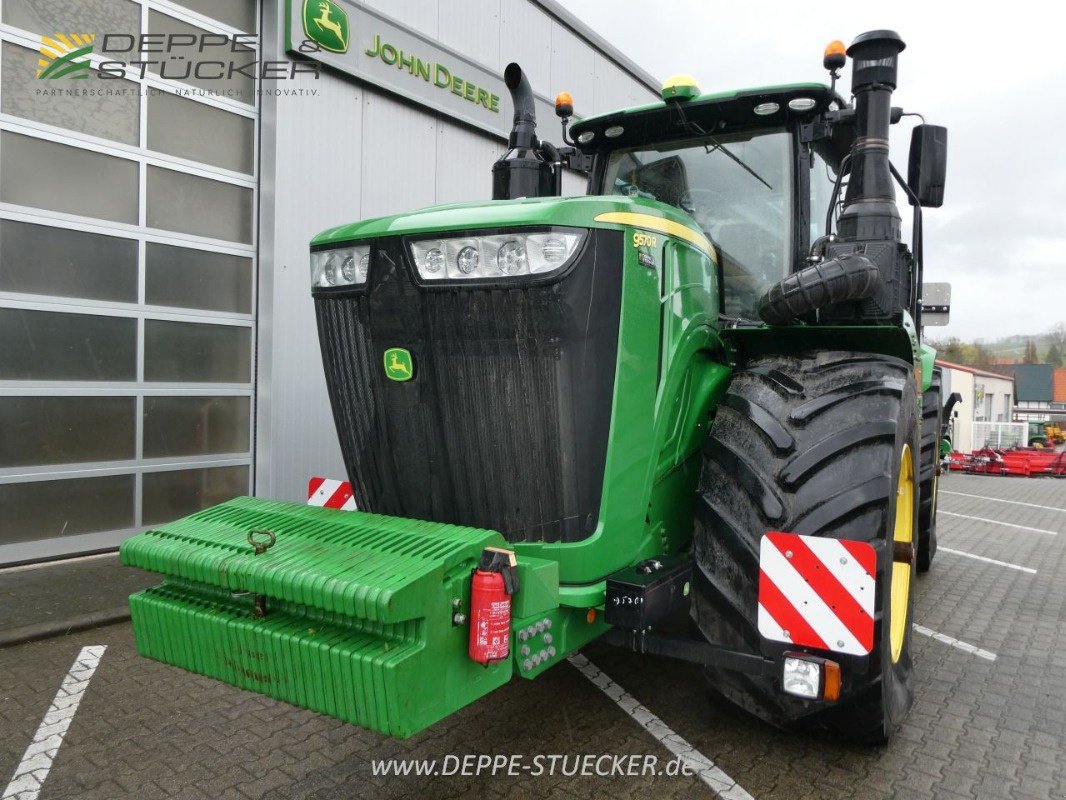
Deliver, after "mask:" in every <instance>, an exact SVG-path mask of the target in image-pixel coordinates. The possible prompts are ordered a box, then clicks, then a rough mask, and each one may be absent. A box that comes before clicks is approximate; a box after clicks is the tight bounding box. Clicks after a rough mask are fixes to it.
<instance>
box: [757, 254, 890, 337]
mask: <svg viewBox="0 0 1066 800" xmlns="http://www.w3.org/2000/svg"><path fill="white" fill-rule="evenodd" d="M880 288H881V271H880V270H879V269H878V268H877V266H876V265H875V264H874V263H873V262H872V261H870V259H868V258H866V256H861V255H857V254H855V253H850V254H845V255H840V256H837V257H836V258H831V259H829V260H828V261H823V262H821V263H820V264H812V265H811V266H809V267H806V268H805V269H801V270H800V271H799V272H794V273H792V274H791V275H789V276H788V277H787V278H785V279H784V280H782V281H779V282H778V283H776V284H774V285H773V286H771V287H770V289H769V290H768V291H767V292H766V294H764V295H763V296H762V299H761V300H759V316H760V317H761V318H762V320H763V322H767V323H769V324H770V325H786V324H788V323H789V322H792V320H794V319H795V318H796V317H799V316H802V315H803V314H808V313H810V312H811V311H817V310H818V309H820V308H827V307H828V306H831V305H834V304H836V303H844V302H847V301H850V300H866V299H867V298H869V297H873V296H874V295H875V294H877V292H878V291H879V290H880Z"/></svg>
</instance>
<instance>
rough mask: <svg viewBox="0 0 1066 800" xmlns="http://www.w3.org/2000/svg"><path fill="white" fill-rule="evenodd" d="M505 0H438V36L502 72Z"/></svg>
mask: <svg viewBox="0 0 1066 800" xmlns="http://www.w3.org/2000/svg"><path fill="white" fill-rule="evenodd" d="M500 2H501V0H438V14H437V16H438V20H437V28H438V30H437V37H438V38H439V39H440V41H441V42H442V43H443V44H446V45H448V46H449V47H453V48H455V49H456V50H458V51H459V52H460V53H462V54H463V55H465V56H467V57H468V58H471V59H473V60H474V61H477V62H478V63H479V64H483V65H484V66H486V67H488V68H489V69H491V70H493V71H494V72H500V71H501V70H502V69H503V67H504V66H505V65H504V64H501V63H500V38H501V37H500V11H501V8H500Z"/></svg>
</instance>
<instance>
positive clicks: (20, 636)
mask: <svg viewBox="0 0 1066 800" xmlns="http://www.w3.org/2000/svg"><path fill="white" fill-rule="evenodd" d="M129 618H130V607H129V606H128V605H121V606H118V607H116V608H108V609H104V610H103V611H92V612H90V613H88V614H79V615H78V616H76V617H67V618H66V619H58V620H49V621H47V622H35V623H34V624H32V625H23V626H22V627H20V628H9V629H8V630H6V631H0V648H4V647H14V646H15V645H19V644H26V643H27V642H36V641H39V640H41V639H51V638H53V637H55V636H66V635H67V634H69V633H74V632H76V631H84V630H88V629H89V628H98V627H100V626H102V625H114V624H115V623H116V622H126V621H127V620H128V619H129Z"/></svg>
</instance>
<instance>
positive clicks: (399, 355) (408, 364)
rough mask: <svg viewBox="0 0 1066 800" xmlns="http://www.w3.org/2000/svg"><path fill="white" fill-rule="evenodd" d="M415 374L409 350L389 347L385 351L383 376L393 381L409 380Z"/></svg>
mask: <svg viewBox="0 0 1066 800" xmlns="http://www.w3.org/2000/svg"><path fill="white" fill-rule="evenodd" d="M414 376H415V367H414V362H413V361H412V360H411V352H410V351H409V350H406V349H404V348H403V347H390V348H389V349H388V350H386V351H385V377H387V378H388V379H389V380H393V381H401V382H402V381H409V380H411V378H413V377H414Z"/></svg>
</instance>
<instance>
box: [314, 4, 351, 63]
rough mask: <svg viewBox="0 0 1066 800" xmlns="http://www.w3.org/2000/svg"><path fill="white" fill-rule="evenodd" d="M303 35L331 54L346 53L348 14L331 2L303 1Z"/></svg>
mask: <svg viewBox="0 0 1066 800" xmlns="http://www.w3.org/2000/svg"><path fill="white" fill-rule="evenodd" d="M303 4H304V11H303V17H304V33H305V34H306V35H307V38H308V39H310V40H311V41H313V42H315V43H316V44H318V45H319V46H321V47H323V48H325V49H326V50H329V51H330V52H331V53H347V52H348V36H349V29H348V14H347V13H346V12H345V11H344V9H343V8H341V7H340V6H339V5H337V4H336V3H334V2H332V0H303Z"/></svg>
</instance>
